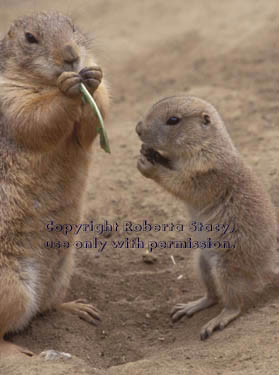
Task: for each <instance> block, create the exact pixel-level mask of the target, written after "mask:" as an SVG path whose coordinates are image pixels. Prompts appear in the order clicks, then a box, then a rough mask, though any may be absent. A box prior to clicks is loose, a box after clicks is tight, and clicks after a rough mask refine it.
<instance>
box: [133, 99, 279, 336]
mask: <svg viewBox="0 0 279 375" xmlns="http://www.w3.org/2000/svg"><path fill="white" fill-rule="evenodd" d="M136 131H137V133H138V135H139V137H140V139H141V140H142V141H143V145H142V148H141V155H140V157H139V159H138V164H137V166H138V169H139V171H140V172H141V173H142V174H143V175H144V176H145V177H147V178H151V179H153V180H154V181H156V182H157V183H158V184H159V185H161V186H162V187H163V188H165V189H166V190H167V191H169V192H170V193H171V194H173V195H174V196H176V197H177V198H179V199H181V200H182V201H183V202H185V203H186V205H187V207H188V209H189V212H190V215H191V218H192V220H193V221H196V222H202V223H210V224H230V228H234V230H230V231H228V232H227V233H226V234H223V233H222V232H218V231H216V232H215V234H212V233H210V237H211V239H212V241H220V242H221V243H222V242H223V243H224V241H229V243H230V244H232V246H231V247H230V248H227V245H228V244H227V243H224V245H223V246H222V247H221V248H218V247H217V248H203V249H199V250H195V256H196V265H197V270H198V272H199V275H200V278H201V280H202V282H203V284H204V286H205V288H206V294H205V296H204V297H203V298H201V299H199V300H197V301H194V302H189V303H187V304H178V305H176V306H175V307H174V308H173V309H172V311H171V317H172V320H173V321H177V320H179V319H180V318H182V317H183V316H185V315H186V316H188V317H189V316H191V315H193V314H194V313H196V312H197V311H200V310H203V309H205V308H207V307H210V306H212V305H214V304H216V303H217V302H218V301H219V300H220V301H221V302H222V304H223V310H222V311H221V313H220V314H219V315H218V316H217V317H216V318H214V319H212V320H210V321H209V322H208V323H207V324H205V326H204V327H203V328H202V330H201V339H206V338H207V337H209V336H210V335H211V334H212V332H213V331H214V330H216V329H223V328H224V327H225V326H226V325H227V324H228V323H229V322H231V321H232V320H233V319H235V318H237V317H238V316H239V315H240V313H241V311H242V309H243V307H244V306H245V304H246V302H248V301H249V300H251V299H253V296H254V292H255V291H260V290H262V288H263V287H264V286H265V285H266V284H267V283H269V282H270V281H271V277H272V264H273V262H274V259H276V252H275V249H276V232H277V223H276V216H275V210H274V207H273V205H272V203H271V200H270V198H269V196H268V194H267V193H266V192H265V191H264V188H263V186H262V184H261V183H260V181H259V179H258V178H257V177H256V176H255V174H254V173H253V171H252V170H251V169H250V168H249V167H248V166H247V165H246V164H245V162H244V161H243V160H242V158H241V157H240V155H239V153H238V152H237V150H236V149H235V147H234V145H233V143H232V141H231V139H230V137H229V135H228V133H227V131H226V128H225V126H224V124H223V121H222V119H221V117H220V116H219V114H218V112H217V111H216V109H215V108H214V107H213V106H212V105H211V104H209V103H207V102H206V101H204V100H201V99H198V98H195V97H184V96H174V97H169V98H165V99H163V100H161V101H159V102H158V103H156V104H155V105H153V106H152V108H151V109H150V111H149V112H148V113H147V115H146V117H145V118H144V120H143V121H140V122H139V123H138V125H137V127H136ZM208 237H209V236H208V233H207V232H205V231H200V232H199V235H198V236H197V237H196V240H199V241H200V240H206V239H207V238H208Z"/></svg>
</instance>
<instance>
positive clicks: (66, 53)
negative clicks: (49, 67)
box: [63, 43, 80, 64]
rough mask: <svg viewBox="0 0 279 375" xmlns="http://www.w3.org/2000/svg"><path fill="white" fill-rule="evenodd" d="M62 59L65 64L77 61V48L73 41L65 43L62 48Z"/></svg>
mask: <svg viewBox="0 0 279 375" xmlns="http://www.w3.org/2000/svg"><path fill="white" fill-rule="evenodd" d="M63 59H64V62H65V63H66V64H74V63H75V62H79V59H80V57H79V48H78V46H77V45H76V44H75V43H67V44H65V46H64V48H63Z"/></svg>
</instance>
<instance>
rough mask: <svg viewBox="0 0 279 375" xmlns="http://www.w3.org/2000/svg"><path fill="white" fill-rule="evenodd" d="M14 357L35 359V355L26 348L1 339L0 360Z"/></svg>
mask: <svg viewBox="0 0 279 375" xmlns="http://www.w3.org/2000/svg"><path fill="white" fill-rule="evenodd" d="M14 355H17V356H19V355H20V356H25V357H33V356H34V355H35V354H34V353H33V352H31V351H30V350H28V349H26V348H23V347H21V346H19V345H16V344H12V343H11V342H7V341H5V340H3V339H1V340H0V359H1V357H9V356H14Z"/></svg>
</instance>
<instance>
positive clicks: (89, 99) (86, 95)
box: [80, 83, 110, 154]
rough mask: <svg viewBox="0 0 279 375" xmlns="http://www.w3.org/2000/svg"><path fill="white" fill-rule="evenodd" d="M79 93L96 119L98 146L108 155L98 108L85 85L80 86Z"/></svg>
mask: <svg viewBox="0 0 279 375" xmlns="http://www.w3.org/2000/svg"><path fill="white" fill-rule="evenodd" d="M80 91H81V92H82V94H83V98H84V99H85V100H86V101H87V102H88V103H89V105H90V106H91V108H92V109H93V110H94V111H95V113H96V115H97V117H98V120H99V123H100V126H98V127H97V133H99V134H100V145H101V147H102V149H103V150H105V152H108V153H109V154H110V147H109V140H108V136H107V133H106V129H105V125H104V120H103V117H102V115H101V112H100V111H99V108H98V106H97V104H96V102H95V100H94V99H93V97H92V96H91V95H90V93H89V91H88V90H87V88H86V87H85V85H84V84H83V83H81V84H80Z"/></svg>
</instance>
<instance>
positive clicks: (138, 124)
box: [136, 121, 142, 136]
mask: <svg viewBox="0 0 279 375" xmlns="http://www.w3.org/2000/svg"><path fill="white" fill-rule="evenodd" d="M136 132H137V133H138V135H139V136H141V133H142V121H139V122H138V123H137V126H136Z"/></svg>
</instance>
